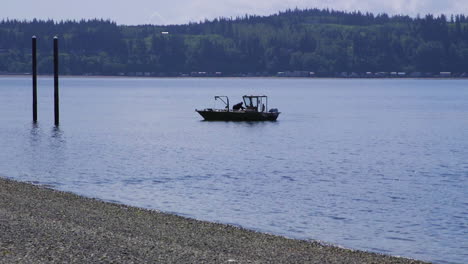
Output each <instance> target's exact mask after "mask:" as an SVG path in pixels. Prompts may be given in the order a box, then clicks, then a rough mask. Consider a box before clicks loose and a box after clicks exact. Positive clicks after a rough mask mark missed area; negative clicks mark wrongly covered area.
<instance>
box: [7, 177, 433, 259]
mask: <svg viewBox="0 0 468 264" xmlns="http://www.w3.org/2000/svg"><path fill="white" fill-rule="evenodd" d="M108 262H114V263H424V262H421V261H417V260H411V259H405V258H399V257H392V256H387V255H381V254H375V253H368V252H363V251H353V250H348V249H342V248H338V247H333V246H326V245H323V244H320V243H318V242H310V241H302V240H294V239H287V238H284V237H280V236H274V235H269V234H263V233H258V232H254V231H249V230H245V229H242V228H238V227H234V226H229V225H223V224H217V223H210V222H204V221H197V220H193V219H188V218H184V217H180V216H176V215H171V214H165V213H161V212H157V211H152V210H146V209H140V208H135V207H130V206H126V205H121V204H113V203H107V202H103V201H100V200H97V199H90V198H85V197H81V196H78V195H75V194H71V193H66V192H61V191H56V190H52V189H49V188H46V187H44V186H37V185H32V184H28V183H21V182H17V181H13V180H9V179H4V178H0V263H108Z"/></svg>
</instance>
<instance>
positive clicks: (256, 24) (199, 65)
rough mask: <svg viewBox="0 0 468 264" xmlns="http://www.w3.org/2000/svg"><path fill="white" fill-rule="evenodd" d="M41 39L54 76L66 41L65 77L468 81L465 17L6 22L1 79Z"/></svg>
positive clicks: (315, 15)
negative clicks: (296, 75)
mask: <svg viewBox="0 0 468 264" xmlns="http://www.w3.org/2000/svg"><path fill="white" fill-rule="evenodd" d="M33 35H35V36H37V38H38V49H39V50H38V61H39V65H38V68H39V71H40V73H43V74H47V73H51V72H52V38H53V37H54V36H55V35H57V36H59V39H60V52H61V53H60V56H61V58H60V67H61V72H62V73H64V74H75V75H81V74H103V75H122V74H125V75H128V74H134V73H150V74H151V75H153V74H154V75H162V76H168V75H178V74H180V73H190V72H222V73H223V74H224V75H232V74H239V73H257V72H261V73H264V74H275V73H276V72H279V71H310V72H316V73H320V74H323V75H327V74H328V75H332V74H334V73H337V72H391V71H399V72H401V71H404V72H442V71H450V72H468V18H467V17H466V16H464V15H456V16H450V17H446V16H444V15H441V16H433V15H426V16H424V17H416V18H412V17H409V16H400V15H399V16H388V15H387V14H378V15H374V14H371V13H360V12H352V13H349V12H342V11H334V10H328V9H326V10H319V9H306V10H299V9H295V10H287V11H285V12H280V13H278V14H275V15H271V16H266V17H262V16H249V15H246V16H244V17H236V18H219V19H214V20H210V21H208V20H207V21H203V22H198V23H189V24H186V25H167V26H154V25H140V26H125V25H117V24H116V23H114V22H112V21H109V20H81V21H60V22H57V21H52V20H47V21H43V20H32V21H18V20H3V21H1V22H0V73H26V72H30V71H31V65H30V61H31V37H32V36H33Z"/></svg>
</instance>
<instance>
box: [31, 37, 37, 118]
mask: <svg viewBox="0 0 468 264" xmlns="http://www.w3.org/2000/svg"><path fill="white" fill-rule="evenodd" d="M36 47H37V46H36V36H33V37H32V88H33V90H32V94H33V101H32V109H33V122H34V123H37V56H36Z"/></svg>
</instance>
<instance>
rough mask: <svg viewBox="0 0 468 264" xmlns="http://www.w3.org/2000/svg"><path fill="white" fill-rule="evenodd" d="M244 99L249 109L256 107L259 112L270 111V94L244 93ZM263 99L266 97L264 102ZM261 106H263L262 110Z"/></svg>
mask: <svg viewBox="0 0 468 264" xmlns="http://www.w3.org/2000/svg"><path fill="white" fill-rule="evenodd" d="M242 99H243V101H244V104H245V107H246V108H247V109H254V110H255V111H257V112H266V111H268V110H267V109H268V96H266V95H244V96H242ZM263 99H265V102H263ZM259 106H261V107H262V108H260V111H259Z"/></svg>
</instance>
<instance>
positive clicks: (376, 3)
mask: <svg viewBox="0 0 468 264" xmlns="http://www.w3.org/2000/svg"><path fill="white" fill-rule="evenodd" d="M1 2H2V3H1V5H0V18H4V19H5V18H10V19H33V18H40V19H47V18H52V19H56V20H60V19H81V18H105V19H111V20H113V21H115V22H117V23H118V24H126V25H136V24H182V23H188V22H190V21H200V20H203V19H205V18H208V19H213V18H215V17H221V16H222V17H235V16H239V15H244V14H257V15H268V14H273V13H276V12H278V11H280V10H285V9H287V8H291V9H293V8H295V7H299V8H315V7H317V8H331V9H336V10H347V11H354V10H360V11H364V12H366V11H370V12H373V13H382V12H386V13H389V14H405V15H411V16H416V15H417V14H421V15H424V14H427V13H432V14H441V13H443V14H447V15H449V14H467V15H468V0H164V1H162V0H1Z"/></svg>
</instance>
